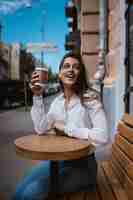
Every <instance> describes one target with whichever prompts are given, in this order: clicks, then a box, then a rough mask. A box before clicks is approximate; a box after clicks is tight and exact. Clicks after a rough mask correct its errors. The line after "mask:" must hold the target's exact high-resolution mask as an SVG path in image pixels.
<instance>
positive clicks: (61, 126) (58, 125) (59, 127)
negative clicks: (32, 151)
mask: <svg viewBox="0 0 133 200" xmlns="http://www.w3.org/2000/svg"><path fill="white" fill-rule="evenodd" d="M54 127H55V128H56V129H57V130H59V131H64V122H63V121H56V122H55V123H54Z"/></svg>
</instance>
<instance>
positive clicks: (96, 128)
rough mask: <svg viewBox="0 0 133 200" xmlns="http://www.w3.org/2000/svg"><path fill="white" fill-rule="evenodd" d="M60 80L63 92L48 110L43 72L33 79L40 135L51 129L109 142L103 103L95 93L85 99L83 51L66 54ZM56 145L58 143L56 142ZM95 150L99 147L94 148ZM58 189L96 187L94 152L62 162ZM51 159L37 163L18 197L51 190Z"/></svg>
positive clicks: (36, 195)
mask: <svg viewBox="0 0 133 200" xmlns="http://www.w3.org/2000/svg"><path fill="white" fill-rule="evenodd" d="M58 75H59V80H60V83H61V86H62V93H61V94H60V95H59V96H57V97H56V98H55V100H54V101H53V102H52V104H51V106H50V109H49V111H48V113H47V114H46V113H45V109H44V104H43V103H44V101H43V97H42V91H41V89H40V88H39V87H37V86H36V82H38V81H39V74H37V73H36V72H33V74H32V78H31V84H32V88H31V89H32V92H33V94H34V96H33V106H32V109H31V117H32V120H33V123H34V127H35V130H36V132H37V134H38V135H40V134H44V133H48V132H49V134H50V131H49V130H50V129H55V130H56V131H61V132H64V134H65V135H67V136H69V137H74V138H79V139H85V140H88V141H89V142H90V143H91V144H92V145H94V146H95V147H97V146H99V145H104V144H106V143H107V140H108V135H107V124H106V117H105V114H104V111H103V107H102V104H101V103H100V101H99V100H98V99H97V98H96V95H93V97H92V98H88V99H87V98H85V99H84V94H85V92H86V90H87V89H89V91H92V90H91V88H89V86H88V85H87V81H86V74H85V66H84V64H83V62H82V58H81V56H80V55H79V54H76V53H73V52H70V53H68V54H66V55H65V56H64V57H63V59H62V61H61V63H60V66H59V74H58ZM53 145H54V144H53ZM94 149H95V148H94ZM59 166H60V168H59V171H60V172H59V174H60V177H61V183H60V182H59V185H58V186H59V188H57V189H58V192H61V193H62V192H76V191H80V190H94V189H95V186H96V176H97V163H96V159H95V154H94V151H93V152H91V153H90V154H89V155H88V156H86V157H83V158H82V159H78V160H69V161H59ZM48 169H49V162H48V165H46V162H42V163H41V164H39V165H37V166H35V168H34V170H33V171H32V172H31V174H30V175H29V176H28V177H26V178H25V179H24V181H23V182H22V183H20V185H19V186H18V187H17V190H16V194H15V197H14V199H15V200H17V199H19V200H22V199H27V200H34V199H36V200H42V199H44V198H46V197H47V195H48V191H49V175H48V174H49V173H48V171H49V170H48Z"/></svg>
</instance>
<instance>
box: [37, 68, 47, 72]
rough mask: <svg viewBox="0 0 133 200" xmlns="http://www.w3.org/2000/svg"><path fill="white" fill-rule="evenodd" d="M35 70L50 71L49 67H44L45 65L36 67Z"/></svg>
mask: <svg viewBox="0 0 133 200" xmlns="http://www.w3.org/2000/svg"><path fill="white" fill-rule="evenodd" d="M35 70H41V71H45V72H46V71H48V69H47V68H44V67H43V68H42V67H36V68H35Z"/></svg>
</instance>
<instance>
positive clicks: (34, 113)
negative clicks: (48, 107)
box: [31, 96, 50, 134]
mask: <svg viewBox="0 0 133 200" xmlns="http://www.w3.org/2000/svg"><path fill="white" fill-rule="evenodd" d="M31 118H32V120H33V124H34V128H35V131H36V132H37V133H38V134H43V133H45V131H46V130H48V129H49V128H50V120H49V118H48V115H47V114H46V113H45V108H44V103H43V97H42V96H34V97H33V106H32V109H31Z"/></svg>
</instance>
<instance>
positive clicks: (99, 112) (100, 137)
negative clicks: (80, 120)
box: [65, 100, 109, 146]
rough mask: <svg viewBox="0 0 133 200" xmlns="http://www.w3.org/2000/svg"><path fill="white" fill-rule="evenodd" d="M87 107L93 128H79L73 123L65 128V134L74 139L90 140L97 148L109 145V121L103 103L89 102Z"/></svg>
mask: <svg viewBox="0 0 133 200" xmlns="http://www.w3.org/2000/svg"><path fill="white" fill-rule="evenodd" d="M85 106H86V109H88V113H89V117H88V123H89V124H90V121H89V120H90V119H91V124H92V126H91V128H88V127H81V128H80V127H79V128H78V127H77V125H76V124H74V123H73V122H72V121H71V122H70V123H69V124H67V125H66V126H65V132H66V133H67V134H68V135H69V136H72V137H76V138H80V139H88V140H90V142H91V143H92V144H93V145H95V146H101V145H105V144H107V142H108V140H109V137H108V128H107V120H106V115H105V112H104V110H103V106H102V104H101V102H100V101H98V100H93V101H91V102H87V103H86V105H85Z"/></svg>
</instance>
